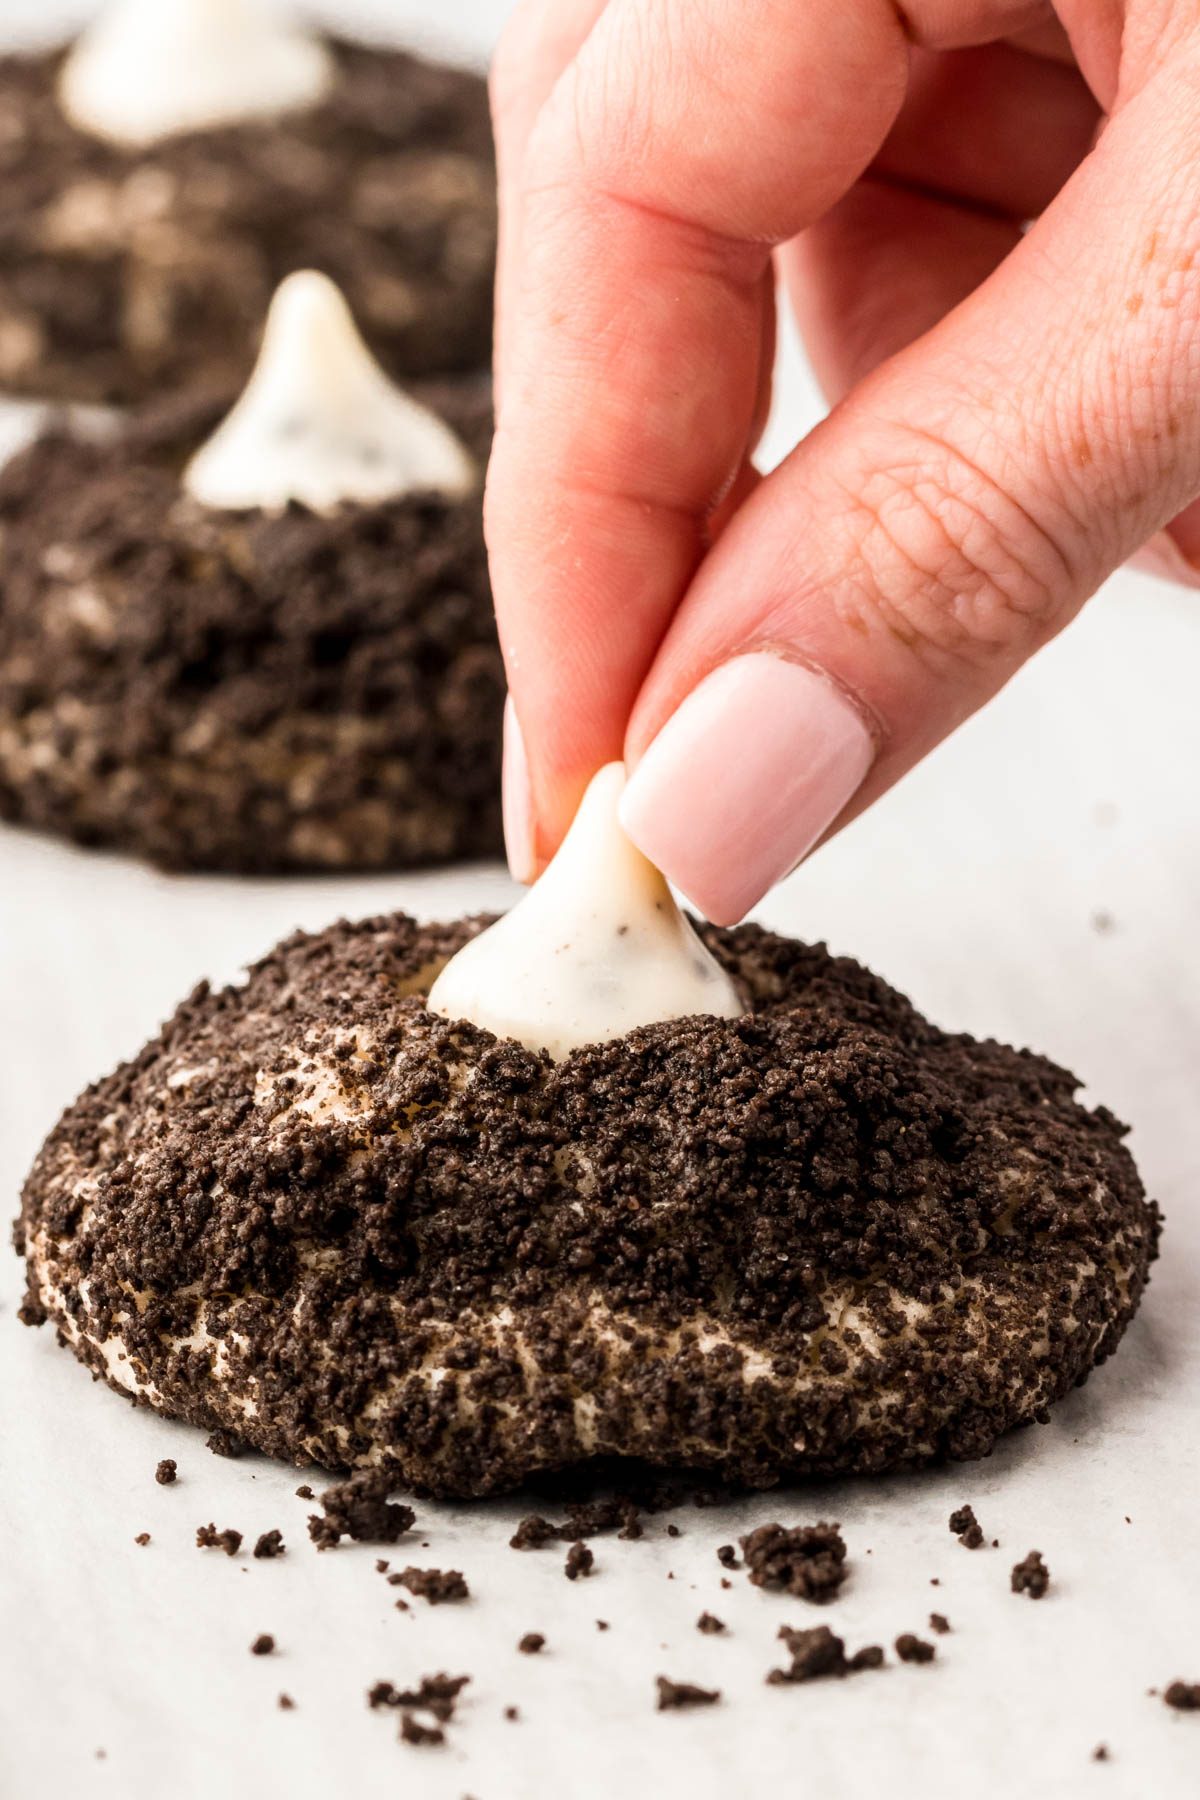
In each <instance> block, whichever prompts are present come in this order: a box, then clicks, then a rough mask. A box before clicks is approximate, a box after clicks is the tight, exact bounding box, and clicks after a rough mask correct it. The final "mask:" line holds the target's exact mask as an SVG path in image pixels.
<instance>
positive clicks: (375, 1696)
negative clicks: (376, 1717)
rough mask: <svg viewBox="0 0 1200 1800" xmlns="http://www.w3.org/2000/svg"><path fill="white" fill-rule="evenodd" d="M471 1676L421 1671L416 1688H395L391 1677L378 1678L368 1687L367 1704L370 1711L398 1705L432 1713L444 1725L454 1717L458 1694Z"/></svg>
mask: <svg viewBox="0 0 1200 1800" xmlns="http://www.w3.org/2000/svg"><path fill="white" fill-rule="evenodd" d="M470 1679H471V1677H470V1676H469V1675H446V1674H440V1675H423V1676H422V1677H421V1681H420V1685H419V1686H418V1687H415V1688H398V1687H396V1686H395V1685H394V1684H393V1683H392V1682H390V1681H377V1682H375V1684H374V1686H373V1687H371V1688H369V1689H368V1690H367V1705H368V1706H369V1707H370V1708H371V1710H372V1712H376V1711H378V1710H379V1708H380V1707H381V1706H399V1707H407V1708H410V1709H412V1710H415V1711H417V1712H428V1713H432V1714H433V1716H434V1718H435V1719H437V1720H438V1722H439V1723H440V1724H442V1725H446V1724H448V1723H449V1722H450V1720H451V1719H452V1718H453V1717H454V1709H455V1707H456V1705H457V1704H458V1696H459V1695H460V1694H461V1693H462V1691H463V1689H464V1688H465V1687H466V1685H467V1683H468V1682H469V1681H470Z"/></svg>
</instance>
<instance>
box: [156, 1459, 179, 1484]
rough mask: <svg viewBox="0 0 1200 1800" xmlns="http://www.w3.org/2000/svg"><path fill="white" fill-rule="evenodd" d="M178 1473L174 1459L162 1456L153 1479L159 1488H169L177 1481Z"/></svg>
mask: <svg viewBox="0 0 1200 1800" xmlns="http://www.w3.org/2000/svg"><path fill="white" fill-rule="evenodd" d="M178 1473H179V1471H178V1468H177V1466H176V1463H175V1459H174V1457H171V1456H164V1457H163V1459H162V1461H161V1462H160V1463H159V1465H158V1467H157V1469H155V1471H154V1479H155V1481H157V1483H158V1485H159V1487H170V1485H171V1483H172V1482H173V1481H175V1480H176V1479H177V1477H178Z"/></svg>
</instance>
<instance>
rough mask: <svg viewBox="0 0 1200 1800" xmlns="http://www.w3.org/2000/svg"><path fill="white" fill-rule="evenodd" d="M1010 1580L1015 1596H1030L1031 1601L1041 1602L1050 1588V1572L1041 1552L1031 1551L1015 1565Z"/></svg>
mask: <svg viewBox="0 0 1200 1800" xmlns="http://www.w3.org/2000/svg"><path fill="white" fill-rule="evenodd" d="M1009 1579H1010V1585H1011V1587H1012V1591H1013V1593H1014V1594H1028V1595H1029V1598H1030V1599H1031V1600H1040V1599H1041V1597H1042V1595H1043V1594H1044V1593H1045V1592H1046V1589H1047V1588H1048V1587H1049V1586H1050V1571H1049V1569H1048V1568H1047V1567H1046V1565H1045V1563H1044V1562H1043V1561H1042V1553H1041V1551H1040V1550H1031V1551H1030V1552H1029V1555H1028V1556H1026V1557H1023V1558H1022V1560H1021V1561H1020V1562H1019V1563H1014V1564H1013V1571H1012V1575H1011V1576H1010V1578H1009Z"/></svg>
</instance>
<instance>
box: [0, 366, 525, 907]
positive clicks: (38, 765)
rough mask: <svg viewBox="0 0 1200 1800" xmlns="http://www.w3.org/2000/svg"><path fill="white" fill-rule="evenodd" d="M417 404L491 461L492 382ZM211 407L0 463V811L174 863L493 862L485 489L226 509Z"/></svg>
mask: <svg viewBox="0 0 1200 1800" xmlns="http://www.w3.org/2000/svg"><path fill="white" fill-rule="evenodd" d="M415 391H416V392H417V393H418V397H419V398H420V399H421V400H422V401H424V402H425V403H427V404H428V406H429V408H430V409H431V410H432V411H434V412H436V413H437V414H438V416H439V417H440V418H442V419H443V420H444V421H445V422H446V423H447V424H449V425H450V426H451V428H452V429H453V430H454V431H455V432H456V433H457V434H458V435H459V437H460V438H461V439H462V440H463V442H464V443H465V444H466V445H467V447H468V448H469V449H470V451H471V452H472V454H473V455H474V456H476V457H477V458H478V462H479V466H480V467H482V466H483V463H484V462H485V461H486V458H487V453H488V447H489V444H490V440H491V392H490V383H489V382H488V380H487V378H486V377H483V378H479V379H471V380H467V381H460V382H443V383H440V384H436V385H432V386H426V387H423V388H421V389H420V390H419V391H417V390H415ZM228 400H229V395H228V394H223V395H222V396H221V397H220V398H219V399H213V398H207V399H206V398H201V397H199V396H197V395H193V396H191V397H188V398H186V399H180V400H175V401H171V402H168V403H164V404H163V405H160V406H158V407H155V408H150V409H147V410H146V411H145V412H144V413H142V414H141V415H140V416H139V417H138V418H136V419H135V420H133V421H132V422H131V423H130V424H129V425H128V426H127V428H126V429H125V430H124V431H123V432H122V433H121V435H119V436H117V437H116V438H114V439H111V440H107V441H103V442H99V441H95V440H92V441H85V440H84V439H82V438H80V437H78V436H75V435H72V434H70V433H68V432H67V431H66V430H65V429H63V428H55V427H52V428H51V429H49V430H48V431H47V432H46V433H45V434H44V435H43V436H42V437H41V438H40V439H39V440H38V441H37V442H36V443H35V444H33V445H32V446H30V447H29V448H28V449H27V450H25V451H24V452H22V453H21V454H20V455H18V456H17V457H16V458H15V459H14V460H13V461H12V462H11V463H10V464H9V465H8V466H7V467H5V468H4V469H3V470H2V471H0V541H2V543H3V548H4V569H3V576H2V577H0V817H3V818H6V819H10V820H13V821H15V822H19V823H22V824H25V825H31V826H34V827H36V828H38V829H42V830H46V831H53V832H56V833H59V834H60V835H63V836H66V837H69V838H73V839H75V840H76V841H77V842H80V843H83V844H88V845H97V846H102V847H107V848H111V849H116V850H122V851H126V852H128V853H130V854H132V855H136V856H140V857H144V858H146V859H147V860H148V861H150V862H152V863H156V864H157V865H159V866H160V867H162V868H167V869H212V870H224V871H230V872H242V873H252V874H269V873H273V872H285V871H292V870H329V869H337V870H351V869H364V870H365V869H386V868H400V867H404V866H406V865H410V864H414V863H427V862H437V861H443V860H446V859H448V858H454V857H464V856H470V857H479V856H486V855H489V854H493V853H499V851H500V848H501V829H500V802H499V782H500V740H501V718H502V713H503V706H504V674H503V666H502V663H501V658H500V650H499V645H498V642H497V638H496V628H495V622H494V618H493V613H492V600H491V589H490V585H489V582H488V573H487V556H486V552H485V549H484V542H483V524H482V516H481V506H480V501H479V496H478V494H477V493H474V494H471V495H470V496H468V497H466V498H464V499H448V498H445V497H442V496H439V495H437V494H433V493H413V494H409V495H407V496H404V497H402V498H398V499H394V500H387V501H383V502H378V503H372V504H345V505H342V506H341V507H339V508H337V509H336V510H335V511H333V512H331V513H330V514H328V515H324V514H319V513H316V512H312V511H309V510H308V509H307V508H305V507H302V506H299V505H295V504H293V505H292V506H291V507H289V508H288V509H287V510H286V511H285V512H283V513H282V514H279V515H272V514H270V513H266V512H223V511H218V510H210V509H208V508H206V507H203V506H201V505H200V504H199V503H198V502H197V501H195V500H193V499H191V498H189V497H188V496H187V495H186V494H185V492H184V491H183V488H182V487H181V482H180V471H181V469H182V467H183V466H184V464H185V463H186V461H187V459H188V457H189V456H190V455H191V454H192V453H193V452H194V451H195V450H196V448H197V447H198V446H199V445H200V444H201V443H202V442H204V440H205V439H206V438H207V437H208V435H209V433H210V431H211V430H212V428H213V426H214V425H215V424H216V422H217V421H218V420H219V419H220V418H221V416H222V414H223V413H224V411H225V408H226V405H227V403H228Z"/></svg>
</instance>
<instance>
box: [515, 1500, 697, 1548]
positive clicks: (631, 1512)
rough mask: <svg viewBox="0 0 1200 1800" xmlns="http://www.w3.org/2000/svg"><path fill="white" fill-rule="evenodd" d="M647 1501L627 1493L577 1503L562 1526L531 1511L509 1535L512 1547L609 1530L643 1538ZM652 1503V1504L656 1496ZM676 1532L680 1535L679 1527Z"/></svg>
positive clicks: (535, 1545) (574, 1539) (572, 1539)
mask: <svg viewBox="0 0 1200 1800" xmlns="http://www.w3.org/2000/svg"><path fill="white" fill-rule="evenodd" d="M646 1504H647V1501H645V1500H643V1501H641V1502H639V1501H635V1500H633V1499H632V1498H630V1496H629V1495H627V1494H618V1495H616V1496H615V1497H614V1498H613V1499H610V1500H593V1501H589V1502H587V1503H577V1504H575V1505H569V1506H568V1507H567V1508H566V1513H567V1516H566V1519H565V1520H564V1522H563V1523H562V1524H561V1525H556V1524H555V1523H554V1521H553V1520H552V1519H547V1518H544V1517H543V1516H542V1514H541V1513H528V1514H527V1515H526V1516H525V1518H523V1519H521V1520H520V1521H519V1523H518V1525H517V1529H516V1530H515V1531H514V1533H513V1535H512V1536H511V1537H510V1538H509V1540H508V1543H509V1548H510V1549H512V1550H538V1549H540V1548H541V1546H542V1545H543V1544H552V1543H573V1542H577V1541H578V1540H579V1539H581V1538H589V1537H600V1536H602V1535H603V1534H604V1533H605V1532H608V1531H617V1532H618V1535H619V1536H620V1537H623V1538H627V1539H628V1538H640V1537H641V1536H642V1523H641V1520H640V1519H639V1518H638V1512H639V1510H640V1507H641V1506H644V1505H646ZM649 1504H650V1505H651V1506H652V1505H653V1497H651V1499H650V1501H649ZM670 1529H671V1528H670V1527H668V1530H670ZM674 1535H675V1536H678V1535H679V1532H678V1528H677V1527H676V1528H675V1533H674Z"/></svg>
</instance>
